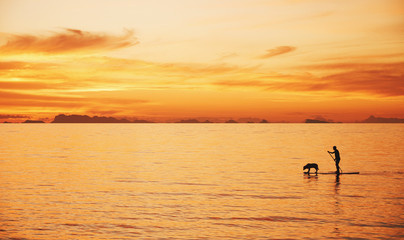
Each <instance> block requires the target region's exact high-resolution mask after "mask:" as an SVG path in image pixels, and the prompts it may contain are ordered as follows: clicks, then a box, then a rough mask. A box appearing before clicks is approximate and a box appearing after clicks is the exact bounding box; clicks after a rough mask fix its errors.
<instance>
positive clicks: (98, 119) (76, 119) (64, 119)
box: [0, 114, 404, 124]
mask: <svg viewBox="0 0 404 240" xmlns="http://www.w3.org/2000/svg"><path fill="white" fill-rule="evenodd" d="M4 116H12V115H4ZM24 118H25V117H24ZM26 118H28V117H26ZM0 119H1V117H0ZM3 119H4V118H3ZM6 119H7V118H6ZM132 119H134V118H132ZM45 121H46V122H45ZM48 122H49V120H35V119H34V120H32V119H28V120H25V121H24V122H19V123H48ZM3 123H16V122H9V121H4V122H3ZM50 123H197V124H202V123H203V124H205V123H232V124H236V123H257V124H258V123H288V122H284V121H277V122H269V121H267V120H266V119H259V118H240V119H237V120H234V119H232V118H209V117H200V118H189V119H176V120H174V119H173V120H168V121H158V120H157V121H152V120H142V119H134V120H128V119H126V118H119V119H118V118H116V117H106V116H93V117H91V116H88V115H78V114H72V115H67V114H59V115H57V116H55V117H54V119H53V120H52V121H50ZM300 123H308V124H316V123H321V124H322V123H330V124H333V123H334V124H335V123H342V122H338V121H334V120H332V119H325V118H323V117H316V118H307V119H305V120H304V121H302V122H300ZM348 123H404V119H403V118H385V117H375V116H373V115H371V116H369V117H368V118H367V119H365V120H359V121H355V122H348Z"/></svg>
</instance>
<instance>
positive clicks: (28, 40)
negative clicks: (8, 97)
mask: <svg viewBox="0 0 404 240" xmlns="http://www.w3.org/2000/svg"><path fill="white" fill-rule="evenodd" d="M6 42H7V43H6V44H4V45H3V46H0V54H2V55H12V54H23V53H41V54H64V53H76V52H84V53H92V52H99V51H109V50H114V49H119V48H125V47H129V46H133V45H136V44H138V41H137V39H136V37H134V33H133V31H131V30H127V31H125V33H124V34H123V35H122V36H114V35H109V34H105V33H93V32H87V31H82V30H77V29H65V30H64V31H62V32H54V33H52V34H50V35H29V34H24V35H17V34H7V35H6Z"/></svg>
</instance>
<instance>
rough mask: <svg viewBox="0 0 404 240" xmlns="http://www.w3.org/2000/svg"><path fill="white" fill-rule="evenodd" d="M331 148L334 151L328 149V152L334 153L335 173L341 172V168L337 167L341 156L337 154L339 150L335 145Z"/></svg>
mask: <svg viewBox="0 0 404 240" xmlns="http://www.w3.org/2000/svg"><path fill="white" fill-rule="evenodd" d="M332 149H334V152H330V151H328V153H331V154H334V155H335V158H334V161H335V167H336V168H337V173H341V169H340V167H339V161H341V157H340V156H339V151H338V149H337V147H336V146H334V147H332Z"/></svg>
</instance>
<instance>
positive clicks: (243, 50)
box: [0, 0, 404, 122]
mask: <svg viewBox="0 0 404 240" xmlns="http://www.w3.org/2000/svg"><path fill="white" fill-rule="evenodd" d="M403 109H404V2H403V1H401V0H351V1H341V0H335V1H331V0H301V1H297V0H268V1H265V0H251V1H250V0H249V1H245V0H222V1H216V0H192V1H189V0H148V1H145V0H144V1H141V0H134V1H129V0H114V1H110V0H91V1H89V0H85V1H84V0H80V1H75V0H70V1H61V0H36V1H28V0H0V121H1V122H2V121H6V120H7V121H17V122H19V121H22V120H25V119H27V118H31V119H45V120H46V121H49V120H50V119H52V118H53V117H54V116H55V115H57V114H60V113H65V114H88V115H91V116H93V115H104V116H114V117H126V118H133V117H136V118H141V119H160V120H167V119H176V118H198V117H209V118H234V119H238V118H246V117H252V118H265V119H267V120H269V121H291V122H302V121H303V120H304V119H306V118H316V117H321V118H325V119H333V120H335V121H355V120H363V119H365V118H367V117H368V116H369V115H371V114H373V115H376V116H383V117H400V118H404V110H403Z"/></svg>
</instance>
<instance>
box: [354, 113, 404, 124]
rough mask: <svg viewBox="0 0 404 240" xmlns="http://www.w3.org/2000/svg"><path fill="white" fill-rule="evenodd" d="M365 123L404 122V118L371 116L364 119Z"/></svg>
mask: <svg viewBox="0 0 404 240" xmlns="http://www.w3.org/2000/svg"><path fill="white" fill-rule="evenodd" d="M362 122H363V123H404V119H403V118H383V117H375V116H373V115H372V116H370V117H369V118H367V119H365V120H364V121H362Z"/></svg>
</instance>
